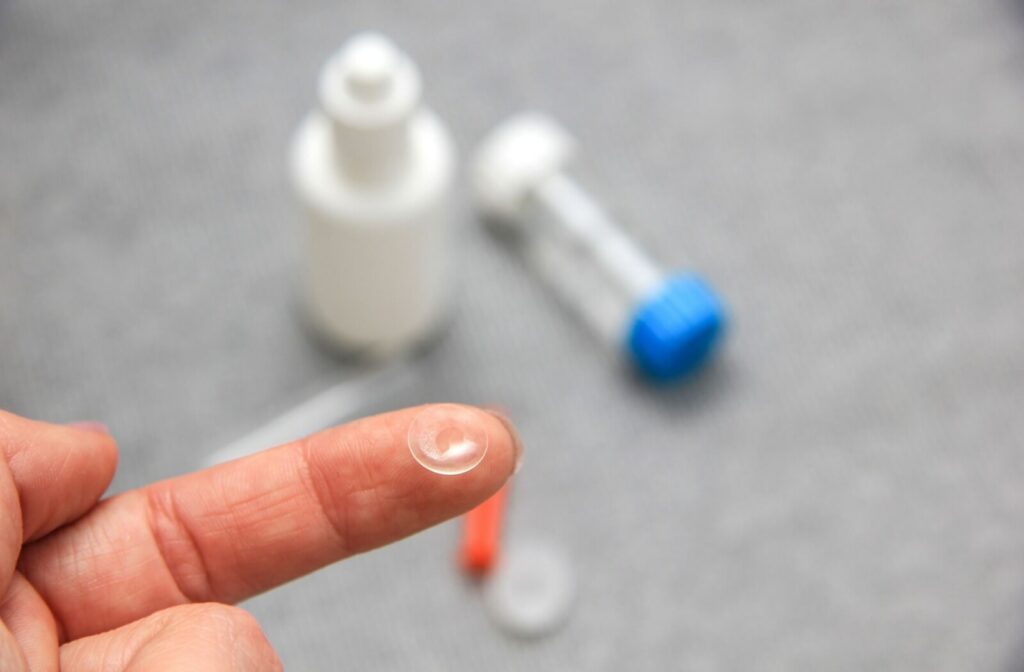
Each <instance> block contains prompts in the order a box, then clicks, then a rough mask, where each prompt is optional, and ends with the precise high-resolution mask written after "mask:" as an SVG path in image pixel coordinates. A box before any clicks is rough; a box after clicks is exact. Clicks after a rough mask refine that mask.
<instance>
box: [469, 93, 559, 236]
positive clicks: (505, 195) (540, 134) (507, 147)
mask: <svg viewBox="0 0 1024 672" xmlns="http://www.w3.org/2000/svg"><path fill="white" fill-rule="evenodd" d="M575 153H576V141H575V140H574V139H573V138H572V136H570V135H569V133H568V131H566V130H565V129H563V128H562V127H561V126H560V125H559V124H558V122H556V121H555V120H553V119H551V118H550V117H548V116H546V115H543V114H540V113H537V112H526V113H523V114H519V115H516V116H514V117H511V118H509V119H508V120H506V121H505V122H503V123H502V124H500V125H499V126H498V127H497V128H495V129H494V130H493V131H491V133H490V134H489V135H488V136H487V137H486V138H484V140H483V141H482V142H481V143H480V148H479V149H478V150H477V152H476V157H475V159H474V161H473V175H472V177H473V192H474V196H475V198H476V200H477V203H478V204H479V206H480V208H481V209H482V210H483V212H484V214H485V215H488V216H491V217H496V218H499V219H505V220H512V219H516V218H518V217H519V216H520V214H521V208H522V206H523V204H524V203H525V201H526V198H527V196H528V195H529V194H530V192H531V191H532V190H533V189H535V188H536V187H537V186H538V185H539V184H540V183H541V182H543V181H544V180H545V179H546V178H548V177H550V176H552V175H554V174H556V173H559V172H561V171H563V170H564V169H565V168H566V166H567V165H568V164H569V163H570V162H571V161H572V159H573V157H574V155H575Z"/></svg>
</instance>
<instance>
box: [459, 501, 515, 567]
mask: <svg viewBox="0 0 1024 672" xmlns="http://www.w3.org/2000/svg"><path fill="white" fill-rule="evenodd" d="M507 490H508V485H507V484H506V485H504V486H502V488H501V489H500V490H498V491H497V492H496V493H494V494H493V495H491V497H490V498H489V499H488V500H486V501H485V502H483V503H482V504H480V505H479V506H477V507H476V508H475V509H472V510H471V511H470V512H469V513H467V514H466V516H465V520H464V521H463V525H462V546H461V547H460V549H459V565H461V567H462V570H463V571H465V572H466V573H468V574H472V575H475V576H481V575H484V574H486V573H487V572H489V571H490V570H491V569H492V568H493V567H494V565H495V564H497V562H498V551H499V550H500V545H501V527H502V520H503V518H504V517H505V498H506V496H507Z"/></svg>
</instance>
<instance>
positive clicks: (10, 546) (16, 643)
mask: <svg viewBox="0 0 1024 672" xmlns="http://www.w3.org/2000/svg"><path fill="white" fill-rule="evenodd" d="M419 410H420V409H406V410H402V411H396V412H394V413H386V414H384V415H378V416H374V417H371V418H365V419H363V420H358V421H356V422H352V423H349V424H347V425H344V426H341V427H336V428H334V429H330V430H327V431H324V432H321V433H319V434H315V435H313V436H310V437H307V438H305V439H301V440H299V441H295V442H293V443H290V444H286V445H284V446H280V447H278V448H273V449H271V450H267V451H264V452H262V453H259V454H257V455H253V456H250V457H246V458H242V459H239V460H235V461H234V462H229V463H227V464H222V465H219V466H216V467H213V468H211V469H207V470H204V471H200V472H196V473H192V474H187V475H185V476H180V477H177V478H172V479H169V480H166V481H160V482H158V483H154V484H152V485H149V486H146V487H144V488H140V489H137V490H131V491H128V492H125V493H122V494H119V495H116V496H114V497H111V498H109V499H105V500H103V501H99V498H100V496H101V495H102V494H103V492H104V490H106V488H107V486H108V485H109V484H110V481H111V479H112V478H113V475H114V470H115V468H116V464H117V448H116V445H115V443H114V439H113V438H111V436H110V435H109V434H108V433H107V432H106V430H105V429H104V428H103V427H102V426H100V425H89V424H86V423H82V424H80V425H77V426H64V425H52V424H48V423H43V422H36V421H33V420H27V419H25V418H21V417H18V416H16V415H12V414H10V413H6V412H3V411H0V595H3V598H2V600H0V670H4V671H8V670H10V671H21V670H31V671H32V672H39V671H51V670H58V669H60V670H64V671H65V672H84V671H93V670H102V671H104V672H108V671H109V672H115V671H118V672H119V671H121V670H147V671H160V670H172V669H173V670H178V669H188V670H190V671H195V672H199V671H201V670H245V671H249V670H277V669H280V668H281V664H280V662H279V660H278V658H277V656H276V654H275V653H274V651H273V649H272V648H271V647H270V644H269V643H268V642H267V640H266V638H265V637H264V636H263V634H262V632H261V631H260V628H259V625H258V624H257V623H256V621H255V620H254V619H253V618H252V616H250V615H249V614H248V613H246V612H245V611H243V610H241V609H239V608H237V607H232V606H228V605H230V604H232V603H234V602H237V601H239V600H242V599H244V598H246V597H249V596H251V595H255V594H256V593H259V592H262V591H264V590H267V589H269V588H272V587H274V586H277V585H280V584H282V583H284V582H286V581H289V580H291V579H293V578H295V577H298V576H301V575H303V574H306V573H308V572H311V571H313V570H314V569H317V568H318V567H322V566H324V565H327V564H329V563H332V562H335V561H337V560H340V559H342V558H345V557H348V556H350V555H353V554H355V553H361V552H363V551H367V550H370V549H373V548H376V547H378V546H382V545H384V544H387V543H390V542H392V541H395V540H398V539H401V538H402V537H405V536H408V535H410V534H413V533H415V532H418V531H420V530H422V529H424V528H427V527H430V526H431V525H434V524H436V523H439V522H441V521H443V520H446V519H448V518H451V517H453V516H456V515H458V514H460V513H462V512H464V511H467V510H468V509H470V508H472V507H473V506H475V505H476V504H478V503H480V502H482V501H483V500H484V499H486V498H487V497H488V496H490V495H491V494H492V493H494V492H495V491H497V490H498V488H499V487H501V485H502V484H503V483H504V482H505V481H506V480H507V479H508V477H509V475H511V473H512V471H513V468H514V465H515V463H516V460H517V458H518V455H519V452H520V450H521V447H520V444H519V441H518V439H517V438H516V436H515V433H514V430H513V429H512V428H511V425H509V424H508V423H507V422H505V421H504V420H501V419H499V418H498V417H496V416H495V415H492V414H490V413H487V412H485V411H480V410H478V409H473V417H474V418H475V420H474V421H475V422H477V423H479V424H478V427H479V429H480V430H482V431H484V432H486V433H487V435H488V440H489V448H488V452H487V455H486V456H485V457H484V460H483V462H481V463H480V465H478V466H477V467H476V468H474V469H473V470H472V471H469V472H467V473H465V474H462V475H460V476H455V477H451V476H438V475H437V474H434V473H431V472H429V471H427V470H426V469H424V468H423V467H421V466H420V465H419V464H417V463H416V462H415V461H414V460H413V458H412V456H411V455H410V453H409V450H408V448H407V447H406V430H407V427H408V425H409V423H410V422H411V420H412V418H413V417H414V416H415V415H416V413H417V412H418V411H419ZM58 665H59V667H58Z"/></svg>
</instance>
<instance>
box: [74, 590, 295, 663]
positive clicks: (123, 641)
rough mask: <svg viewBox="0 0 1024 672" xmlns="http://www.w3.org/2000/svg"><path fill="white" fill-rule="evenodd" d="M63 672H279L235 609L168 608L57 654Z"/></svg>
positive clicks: (255, 630)
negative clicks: (171, 671)
mask: <svg viewBox="0 0 1024 672" xmlns="http://www.w3.org/2000/svg"><path fill="white" fill-rule="evenodd" d="M60 669H61V670H63V671H64V672H135V671H136V670H138V671H140V672H142V671H145V672H160V671H161V670H168V671H170V670H189V671H190V672H207V671H209V672H221V671H222V670H233V671H237V672H271V671H278V670H282V669H283V668H282V666H281V661H280V660H279V659H278V657H277V654H276V653H274V649H273V648H272V647H271V646H270V642H268V641H267V638H266V636H264V634H263V631H262V630H261V629H260V626H259V624H258V623H257V622H256V619H255V618H253V617H252V616H251V615H250V614H249V613H248V612H246V611H244V610H242V609H239V608H238V607H229V606H227V605H224V604H189V605H182V606H177V607H170V608H169V609H164V610H162V611H158V612H156V613H155V614H151V615H150V616H147V617H146V618H144V619H142V620H139V621H135V622H133V623H129V624H128V625H125V626H122V627H120V628H117V629H116V630H111V631H109V632H104V633H102V634H99V635H93V636H91V637H84V638H82V639H78V640H75V641H73V642H69V643H67V644H65V645H64V646H62V647H61V648H60Z"/></svg>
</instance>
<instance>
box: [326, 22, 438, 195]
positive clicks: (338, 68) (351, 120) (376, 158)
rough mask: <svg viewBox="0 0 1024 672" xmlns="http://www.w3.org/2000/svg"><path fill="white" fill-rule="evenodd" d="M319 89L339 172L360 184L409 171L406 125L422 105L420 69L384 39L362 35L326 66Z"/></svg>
mask: <svg viewBox="0 0 1024 672" xmlns="http://www.w3.org/2000/svg"><path fill="white" fill-rule="evenodd" d="M319 89H320V105H321V107H322V108H323V110H324V112H325V113H326V114H327V116H328V117H329V118H330V120H331V126H332V132H333V134H334V141H335V152H336V154H337V156H336V159H337V163H338V165H339V167H340V168H341V170H343V171H344V172H345V173H347V174H348V175H349V176H350V177H352V178H354V179H356V180H358V181H366V182H381V181H385V180H389V179H392V178H394V177H395V175H396V174H397V173H398V172H399V171H400V170H401V169H402V168H403V167H404V166H405V159H406V152H407V151H408V137H407V135H408V133H407V124H408V121H409V119H410V118H411V117H412V116H413V114H414V113H415V112H416V110H417V109H418V108H419V105H420V94H421V81H420V74H419V70H418V69H417V68H416V64H415V63H413V62H412V60H411V59H409V57H408V56H406V55H405V54H404V53H402V51H401V50H399V49H398V47H396V46H395V45H394V43H392V42H391V40H389V39H388V38H386V37H384V36H383V35H381V34H379V33H373V32H366V33H360V34H358V35H355V36H354V37H352V38H351V39H349V40H348V41H347V42H346V43H345V44H344V45H343V46H342V47H341V49H339V50H338V52H337V53H335V54H334V56H332V57H331V58H330V59H329V60H328V61H327V63H326V64H325V65H324V67H323V69H322V70H321V72H320V82H319Z"/></svg>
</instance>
